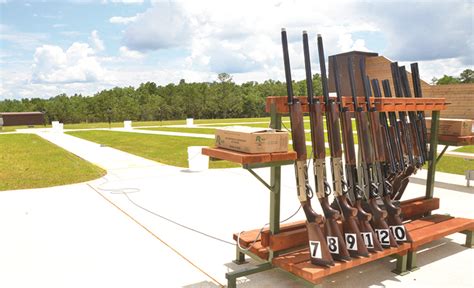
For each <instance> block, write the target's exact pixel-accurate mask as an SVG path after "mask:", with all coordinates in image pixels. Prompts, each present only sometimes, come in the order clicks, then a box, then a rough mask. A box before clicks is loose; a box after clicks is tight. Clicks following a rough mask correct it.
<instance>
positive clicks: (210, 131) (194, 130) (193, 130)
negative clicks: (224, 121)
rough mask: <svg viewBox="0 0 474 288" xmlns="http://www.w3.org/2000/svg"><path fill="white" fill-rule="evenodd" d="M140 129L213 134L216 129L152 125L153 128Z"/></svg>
mask: <svg viewBox="0 0 474 288" xmlns="http://www.w3.org/2000/svg"><path fill="white" fill-rule="evenodd" d="M140 130H153V131H170V132H181V133H197V134H214V133H215V131H216V129H214V128H182V127H154V128H140Z"/></svg>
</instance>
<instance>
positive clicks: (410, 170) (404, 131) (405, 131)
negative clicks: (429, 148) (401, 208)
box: [385, 62, 419, 199]
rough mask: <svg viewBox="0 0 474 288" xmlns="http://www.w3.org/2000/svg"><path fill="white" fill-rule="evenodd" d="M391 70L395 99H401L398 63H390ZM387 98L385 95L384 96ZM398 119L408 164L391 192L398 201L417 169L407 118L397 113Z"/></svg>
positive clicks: (404, 114) (401, 112) (404, 113)
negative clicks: (398, 183) (401, 178)
mask: <svg viewBox="0 0 474 288" xmlns="http://www.w3.org/2000/svg"><path fill="white" fill-rule="evenodd" d="M390 67H391V70H392V79H393V86H394V88H395V96H396V97H397V98H402V97H403V91H402V86H401V80H400V71H399V69H398V63H397V62H394V63H391V65H390ZM385 96H386V97H387V95H385ZM398 117H399V119H400V130H401V131H400V132H401V136H400V137H401V139H402V141H403V142H404V144H405V145H403V146H404V148H405V152H406V155H407V156H408V157H407V162H408V167H407V169H405V173H404V175H403V176H404V178H403V180H402V181H400V185H393V192H394V196H393V197H394V199H400V197H401V194H400V191H403V190H404V188H403V187H406V186H407V185H408V181H409V178H408V177H409V176H410V175H412V174H414V173H416V170H417V169H418V166H419V164H418V163H417V161H415V158H414V155H413V149H414V147H413V142H412V141H413V135H412V131H411V128H410V126H409V124H408V121H407V116H406V112H405V111H399V112H398Z"/></svg>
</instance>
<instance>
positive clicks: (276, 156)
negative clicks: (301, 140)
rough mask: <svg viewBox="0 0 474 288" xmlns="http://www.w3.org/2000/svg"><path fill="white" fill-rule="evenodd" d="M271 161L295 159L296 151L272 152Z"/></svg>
mask: <svg viewBox="0 0 474 288" xmlns="http://www.w3.org/2000/svg"><path fill="white" fill-rule="evenodd" d="M270 158H271V159H270V161H271V162H276V161H293V160H296V152H295V151H288V152H282V153H271V154H270Z"/></svg>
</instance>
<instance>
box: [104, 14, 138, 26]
mask: <svg viewBox="0 0 474 288" xmlns="http://www.w3.org/2000/svg"><path fill="white" fill-rule="evenodd" d="M136 20H137V16H131V17H121V16H113V17H111V18H110V19H109V22H110V23H113V24H125V25H126V24H129V23H132V22H135V21H136Z"/></svg>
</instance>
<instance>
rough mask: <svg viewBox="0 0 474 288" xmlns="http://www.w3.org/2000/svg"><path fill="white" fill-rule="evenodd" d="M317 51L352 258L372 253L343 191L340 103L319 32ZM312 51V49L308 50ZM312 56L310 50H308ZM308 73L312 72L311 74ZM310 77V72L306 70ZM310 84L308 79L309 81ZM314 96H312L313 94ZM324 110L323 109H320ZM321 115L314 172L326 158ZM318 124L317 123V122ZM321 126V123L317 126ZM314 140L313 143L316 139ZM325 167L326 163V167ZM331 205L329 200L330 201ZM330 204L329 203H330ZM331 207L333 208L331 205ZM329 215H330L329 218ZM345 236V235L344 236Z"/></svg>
mask: <svg viewBox="0 0 474 288" xmlns="http://www.w3.org/2000/svg"><path fill="white" fill-rule="evenodd" d="M317 42H318V52H319V53H318V54H319V63H320V68H321V82H322V88H323V97H324V106H325V109H326V125H327V126H326V127H327V130H328V132H327V133H328V140H329V148H330V151H331V172H332V180H333V181H332V187H333V193H334V197H335V199H336V200H337V203H338V204H339V208H340V210H341V212H342V216H343V217H342V218H343V221H342V223H343V231H344V238H342V241H343V242H344V240H345V243H346V247H347V249H348V250H349V253H350V255H351V256H353V257H359V256H364V257H367V256H369V251H368V250H367V247H366V245H365V244H364V239H363V238H362V235H361V234H360V230H359V227H358V225H357V220H356V215H357V209H354V208H353V207H352V206H351V205H350V204H349V202H348V199H347V195H346V194H347V191H344V189H343V186H345V184H344V183H345V182H344V171H343V166H342V146H341V135H340V130H339V111H338V107H337V104H336V103H335V102H334V101H332V99H329V91H328V82H327V75H326V66H325V57H324V48H323V38H322V37H321V35H318V40H317ZM307 50H308V51H309V49H307ZM308 56H309V53H308ZM305 62H306V63H307V65H308V66H309V65H310V61H309V57H307V58H306V61H305ZM308 72H309V73H308ZM306 75H307V77H311V72H310V71H308V70H307V73H306ZM307 83H308V80H307ZM311 98H312V97H311ZM313 106H318V107H320V105H319V104H316V105H315V104H314V103H313ZM319 110H321V108H319ZM314 116H319V118H315V117H314V118H313V119H314V121H312V122H311V124H312V125H311V130H312V131H313V130H314V133H313V134H312V140H313V141H319V143H321V144H319V145H317V146H316V147H314V146H313V147H314V148H316V149H317V150H316V152H318V155H315V162H314V163H315V171H316V169H321V168H320V167H319V166H321V165H319V164H317V163H321V161H324V158H325V149H326V148H325V146H324V128H323V114H322V111H320V113H319V115H314ZM315 121H317V122H319V123H317V122H315ZM317 125H318V126H317ZM313 143H314V142H313ZM323 167H324V166H323ZM327 204H329V202H328V203H327ZM328 207H330V206H328ZM331 209H332V208H331ZM326 218H327V217H326ZM341 236H342V235H341Z"/></svg>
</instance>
